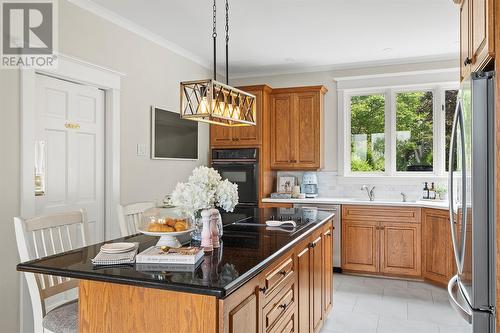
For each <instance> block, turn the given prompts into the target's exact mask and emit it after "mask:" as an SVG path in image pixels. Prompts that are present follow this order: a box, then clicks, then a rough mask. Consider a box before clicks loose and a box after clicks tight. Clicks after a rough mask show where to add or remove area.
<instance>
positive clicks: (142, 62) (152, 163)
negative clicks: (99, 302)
mask: <svg viewBox="0 0 500 333" xmlns="http://www.w3.org/2000/svg"><path fill="white" fill-rule="evenodd" d="M60 3H61V5H60V15H59V19H60V21H59V24H60V35H59V37H60V49H61V52H62V53H63V54H66V55H69V56H74V57H77V58H81V59H83V60H85V61H88V62H90V63H93V64H98V65H101V66H104V67H107V68H111V69H114V70H117V71H119V72H122V73H125V74H126V77H125V78H124V79H123V80H122V89H121V133H122V135H121V199H122V202H123V203H130V202H134V201H141V200H154V199H159V198H162V197H163V196H164V195H165V194H167V193H170V192H171V191H172V189H173V187H174V186H175V184H176V183H177V182H178V181H179V180H183V179H185V178H187V176H188V175H189V173H190V172H191V170H192V169H193V168H194V167H195V166H196V165H198V164H206V163H207V158H208V138H209V136H208V126H207V125H205V124H200V126H199V128H200V133H199V157H200V159H199V161H197V162H196V161H165V160H151V159H150V157H149V154H148V156H145V157H138V156H136V145H137V144H138V143H144V144H147V145H148V147H149V145H150V107H151V105H156V106H160V107H165V108H166V109H168V110H171V111H177V112H178V111H179V82H180V81H186V80H194V79H201V78H207V77H210V76H211V73H210V71H209V70H208V69H206V68H203V67H201V66H200V65H198V64H195V63H193V62H192V61H190V60H187V59H186V58H183V57H181V56H179V55H177V54H174V53H172V52H170V51H168V50H166V49H164V48H162V47H161V46H159V45H157V44H154V43H152V42H150V41H148V40H145V39H143V38H141V37H139V36H137V35H135V34H133V33H130V32H128V31H125V30H124V29H123V28H120V27H118V26H116V25H114V24H112V23H110V22H108V21H106V20H104V19H103V18H100V17H97V16H96V15H94V14H92V13H90V12H87V11H85V10H83V9H81V8H80V7H77V6H75V5H73V4H70V3H68V2H66V1H62V2H60ZM83 31H84V32H85V33H84V34H82V33H81V32H83Z"/></svg>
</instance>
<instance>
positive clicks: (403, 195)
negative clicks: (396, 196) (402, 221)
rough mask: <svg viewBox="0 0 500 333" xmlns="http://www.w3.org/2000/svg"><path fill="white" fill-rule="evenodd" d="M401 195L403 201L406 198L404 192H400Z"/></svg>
mask: <svg viewBox="0 0 500 333" xmlns="http://www.w3.org/2000/svg"><path fill="white" fill-rule="evenodd" d="M401 196H402V197H403V202H406V199H407V196H406V193H404V192H401Z"/></svg>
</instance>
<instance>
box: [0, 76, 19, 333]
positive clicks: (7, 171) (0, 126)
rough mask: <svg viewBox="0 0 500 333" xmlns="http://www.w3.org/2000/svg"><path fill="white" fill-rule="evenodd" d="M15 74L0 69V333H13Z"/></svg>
mask: <svg viewBox="0 0 500 333" xmlns="http://www.w3.org/2000/svg"><path fill="white" fill-rule="evenodd" d="M18 90H19V73H18V72H17V70H2V69H0V244H1V248H2V263H1V265H0V325H1V326H0V331H1V332H17V331H18V328H17V327H18V321H19V311H18V310H19V306H18V305H19V300H18V299H19V283H18V282H19V274H18V273H17V272H16V265H17V263H18V255H17V248H16V239H15V237H14V222H13V220H12V217H13V216H16V215H19V209H20V204H19V188H20V184H19V174H20V171H19V166H20V161H19V159H20V156H19V144H20V141H19V135H20V130H19V120H20V119H19V98H18V97H19V93H18Z"/></svg>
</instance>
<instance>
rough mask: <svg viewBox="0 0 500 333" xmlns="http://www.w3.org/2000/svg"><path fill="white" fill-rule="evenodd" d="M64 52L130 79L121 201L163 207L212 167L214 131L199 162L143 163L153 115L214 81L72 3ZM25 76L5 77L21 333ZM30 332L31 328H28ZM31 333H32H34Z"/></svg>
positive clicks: (6, 205)
mask: <svg viewBox="0 0 500 333" xmlns="http://www.w3.org/2000/svg"><path fill="white" fill-rule="evenodd" d="M59 46H60V52H61V53H63V54H65V55H68V56H73V57H75V58H79V59H82V60H84V61H87V62H90V63H93V64H96V65H100V66H103V67H106V68H110V69H114V70H116V71H119V72H122V73H125V74H126V77H124V78H123V80H122V87H121V124H120V125H121V200H122V202H123V203H129V202H134V201H140V200H155V199H159V198H162V197H163V196H164V195H165V194H166V193H169V192H171V191H172V189H173V187H174V186H175V184H176V183H177V182H178V181H183V180H185V179H186V178H187V176H188V175H189V173H190V172H191V170H192V169H193V168H194V167H195V166H196V165H198V164H206V163H207V159H208V140H209V136H208V126H206V125H203V124H201V125H200V133H199V156H200V159H199V160H198V161H158V160H151V159H150V158H149V155H148V156H146V157H138V156H136V144H138V143H145V144H147V145H148V147H149V143H150V107H151V105H157V106H163V107H165V108H167V109H168V110H172V111H177V112H178V110H179V82H180V81H184V80H193V79H200V78H206V77H210V76H211V72H210V71H209V70H208V69H206V68H204V67H202V66H200V65H198V64H196V63H194V62H192V61H190V60H187V59H186V58H183V57H182V56H180V55H178V54H176V53H173V52H171V51H169V50H167V49H165V48H163V47H161V46H159V45H157V44H155V43H153V42H151V41H148V40H146V39H144V38H141V37H139V36H138V35H135V34H134V33H131V32H129V31H127V30H125V29H123V28H120V27H118V26H116V25H114V24H113V23H111V22H109V21H106V20H104V19H102V18H100V17H97V16H96V15H94V14H92V13H90V12H87V11H86V10H84V9H81V8H80V7H77V6H75V5H73V4H71V3H68V2H67V1H60V2H59ZM19 101H20V91H19V72H18V71H17V70H0V156H1V157H0V188H1V191H0V244H1V245H2V264H1V265H0V300H1V302H0V323H1V328H0V331H1V332H9V333H10V332H18V331H19V311H18V309H19V280H20V279H19V277H20V274H19V273H17V272H16V270H15V265H16V264H17V263H18V254H17V248H16V244H15V236H14V228H13V220H12V217H13V216H17V215H20V199H19V191H20V172H19V169H20V127H19V126H20V124H19V121H20V111H19ZM28 327H29V325H28ZM29 331H30V330H29V329H28V328H25V332H29Z"/></svg>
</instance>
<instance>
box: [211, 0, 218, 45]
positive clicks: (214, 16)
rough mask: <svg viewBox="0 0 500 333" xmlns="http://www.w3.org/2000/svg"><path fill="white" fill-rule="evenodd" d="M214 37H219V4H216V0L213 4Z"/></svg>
mask: <svg viewBox="0 0 500 333" xmlns="http://www.w3.org/2000/svg"><path fill="white" fill-rule="evenodd" d="M212 37H213V38H216V37H217V4H216V0H214V6H213V31H212Z"/></svg>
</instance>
